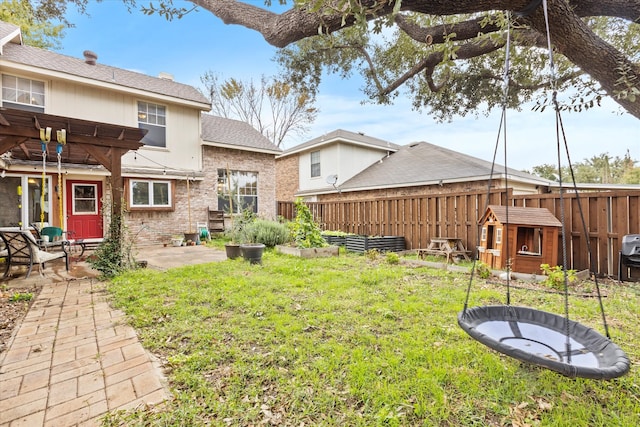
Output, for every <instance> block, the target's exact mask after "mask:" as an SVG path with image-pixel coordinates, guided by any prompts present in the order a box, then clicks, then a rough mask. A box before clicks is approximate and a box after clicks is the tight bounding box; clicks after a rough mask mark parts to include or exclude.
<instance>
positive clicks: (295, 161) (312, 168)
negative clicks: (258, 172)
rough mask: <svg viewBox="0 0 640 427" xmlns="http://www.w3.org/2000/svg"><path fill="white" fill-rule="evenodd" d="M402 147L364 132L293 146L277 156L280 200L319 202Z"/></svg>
mask: <svg viewBox="0 0 640 427" xmlns="http://www.w3.org/2000/svg"><path fill="white" fill-rule="evenodd" d="M399 148H400V146H399V145H396V144H393V143H391V142H389V141H384V140H382V139H378V138H373V137H371V136H367V135H364V134H363V133H355V132H349V131H345V130H342V129H337V130H335V131H333V132H329V133H327V134H325V135H322V136H319V137H317V138H314V139H312V140H310V141H307V142H305V143H303V144H300V145H297V146H295V147H292V148H290V149H288V150H285V151H284V152H282V154H280V155H278V156H277V157H276V170H277V182H278V188H277V200H279V201H292V200H294V199H295V198H296V197H303V198H304V199H306V200H307V201H317V200H318V198H319V197H320V196H321V195H322V194H327V193H335V192H337V188H338V187H339V186H340V185H341V184H342V183H344V182H346V181H348V180H349V179H350V178H352V177H353V176H354V175H356V174H357V173H359V172H361V171H362V170H364V169H366V168H367V167H369V166H370V165H371V164H372V163H375V162H379V161H380V160H381V159H383V158H385V157H387V156H389V155H390V154H391V153H395V152H396V151H397V150H398V149H399Z"/></svg>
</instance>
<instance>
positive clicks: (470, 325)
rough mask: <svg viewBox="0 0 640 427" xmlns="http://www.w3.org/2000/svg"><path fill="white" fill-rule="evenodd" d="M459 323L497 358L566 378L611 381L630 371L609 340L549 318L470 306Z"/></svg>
mask: <svg viewBox="0 0 640 427" xmlns="http://www.w3.org/2000/svg"><path fill="white" fill-rule="evenodd" d="M458 324H459V325H460V327H461V328H462V329H463V330H464V331H465V332H466V333H468V334H469V335H470V336H471V337H472V338H474V339H475V340H477V341H479V342H481V343H482V344H484V345H486V346H488V347H490V348H492V349H494V350H496V351H498V352H500V353H503V354H505V355H507V356H510V357H513V358H515V359H518V360H521V361H522V362H525V363H530V364H534V365H538V366H542V367H544V368H547V369H550V370H552V371H555V372H558V373H560V374H563V375H565V376H567V377H572V378H573V377H581V378H591V379H611V378H617V377H620V376H622V375H624V374H626V373H627V372H628V371H629V365H630V363H629V358H628V357H627V355H626V354H625V353H624V351H622V349H620V347H618V346H617V345H616V344H614V343H613V342H611V340H609V339H608V338H606V337H605V336H603V335H601V334H600V333H598V332H597V331H595V330H594V329H592V328H588V327H586V326H584V325H581V324H580V323H577V322H574V321H572V320H569V319H565V318H564V317H561V316H558V315H555V314H552V313H547V312H544V311H540V310H534V309H531V308H527V307H516V306H507V305H503V306H484V307H473V308H470V309H467V310H463V311H461V312H460V313H459V314H458ZM567 332H568V333H567ZM567 336H568V337H569V343H570V345H569V349H567Z"/></svg>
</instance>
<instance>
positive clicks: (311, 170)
mask: <svg viewBox="0 0 640 427" xmlns="http://www.w3.org/2000/svg"><path fill="white" fill-rule="evenodd" d="M314 155H317V156H318V158H317V161H316V162H314ZM309 164H310V171H309V172H310V174H311V178H318V177H320V176H321V175H322V166H321V163H320V151H312V152H311V153H309ZM314 166H317V169H318V170H317V171H316V172H317V173H316V174H315V175H314Z"/></svg>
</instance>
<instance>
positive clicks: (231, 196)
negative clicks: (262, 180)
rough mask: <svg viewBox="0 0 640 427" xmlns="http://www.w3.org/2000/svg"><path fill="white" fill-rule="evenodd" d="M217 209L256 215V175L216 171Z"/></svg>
mask: <svg viewBox="0 0 640 427" xmlns="http://www.w3.org/2000/svg"><path fill="white" fill-rule="evenodd" d="M217 192H218V209H219V210H223V211H225V212H226V213H230V212H231V206H232V205H233V213H241V212H242V211H244V210H245V209H248V210H250V211H251V212H255V213H258V173H257V172H245V171H237V170H234V171H229V174H227V170H226V169H218V188H217Z"/></svg>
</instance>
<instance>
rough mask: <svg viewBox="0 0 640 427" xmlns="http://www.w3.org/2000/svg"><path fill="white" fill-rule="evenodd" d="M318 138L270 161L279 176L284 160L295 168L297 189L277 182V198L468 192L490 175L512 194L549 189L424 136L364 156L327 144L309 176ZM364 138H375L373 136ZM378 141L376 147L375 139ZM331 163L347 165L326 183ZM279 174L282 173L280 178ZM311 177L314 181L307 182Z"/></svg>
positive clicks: (525, 175)
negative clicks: (334, 179) (423, 139)
mask: <svg viewBox="0 0 640 427" xmlns="http://www.w3.org/2000/svg"><path fill="white" fill-rule="evenodd" d="M336 132H340V133H344V131H336ZM368 138H370V137H368ZM321 140H322V137H321V138H316V139H314V140H311V141H309V142H308V143H305V144H302V145H301V146H298V147H293V148H291V149H289V150H286V151H285V152H283V154H282V155H280V156H278V158H277V160H276V162H277V165H278V178H279V179H281V177H282V175H283V172H282V169H284V168H283V167H282V163H283V162H284V161H286V162H290V163H291V164H289V165H288V166H287V170H289V171H295V170H296V168H295V166H296V165H297V166H298V168H297V170H298V171H299V178H298V182H299V188H298V189H297V191H294V192H291V191H290V189H291V188H292V185H291V184H290V183H289V185H288V188H289V191H288V192H286V191H283V190H281V189H280V188H279V190H278V197H279V198H278V200H281V201H286V200H291V194H292V193H293V195H294V196H303V197H305V199H306V200H309V201H331V200H345V199H349V200H360V199H373V198H380V197H398V196H411V195H416V194H421V195H424V194H436V193H444V192H469V191H478V190H485V189H486V188H487V184H488V181H489V179H490V178H491V179H492V181H491V186H492V188H505V187H506V186H507V185H508V186H509V187H510V188H513V191H514V194H535V193H545V192H549V191H550V190H549V188H550V184H551V183H550V182H549V181H548V180H546V179H543V178H540V177H537V176H535V175H531V174H528V173H525V172H521V171H518V170H515V169H511V168H508V169H507V170H506V173H505V169H504V167H503V166H500V165H495V166H494V167H492V164H491V162H488V161H485V160H481V159H478V158H476V157H472V156H469V155H467V154H464V153H459V152H456V151H453V150H449V149H447V148H444V147H441V146H438V145H434V144H430V143H427V142H417V143H413V144H409V145H404V146H398V145H395V144H391V143H385V144H388V145H387V146H386V151H385V152H384V155H383V152H381V151H378V152H377V154H378V156H377V157H375V156H373V155H371V156H369V157H366V158H365V157H364V156H361V154H360V153H355V152H354V153H352V152H349V151H346V150H333V151H332V155H333V157H331V158H330V159H331V160H330V161H327V162H324V158H321V164H322V166H323V167H325V165H328V166H327V169H329V170H328V171H327V172H326V173H324V171H323V173H322V174H320V175H322V176H318V177H316V178H315V181H314V180H313V178H312V177H311V174H312V173H313V172H312V168H311V163H310V162H311V154H312V153H313V152H317V151H318V150H319V149H322V146H321V145H319V142H318V141H321ZM370 140H374V141H379V140H375V139H374V138H370ZM378 147H379V148H382V147H381V145H380V144H378ZM293 153H297V154H298V157H294V156H292V154H293ZM320 153H322V151H320ZM327 157H328V156H327ZM334 165H340V166H341V167H342V168H343V170H344V169H347V171H348V172H347V173H344V175H343V176H344V179H341V180H340V179H339V180H338V182H337V183H336V185H335V187H333V186H331V185H327V184H326V183H325V178H324V176H326V175H327V173H338V177H340V174H339V171H338V169H337V168H336V167H335V166H334ZM284 179H286V178H282V180H284ZM312 182H313V183H316V185H315V186H312V185H311V184H310V183H312ZM280 185H281V181H279V182H278V186H279V187H280ZM281 197H282V198H281ZM285 197H288V199H287V198H285Z"/></svg>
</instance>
